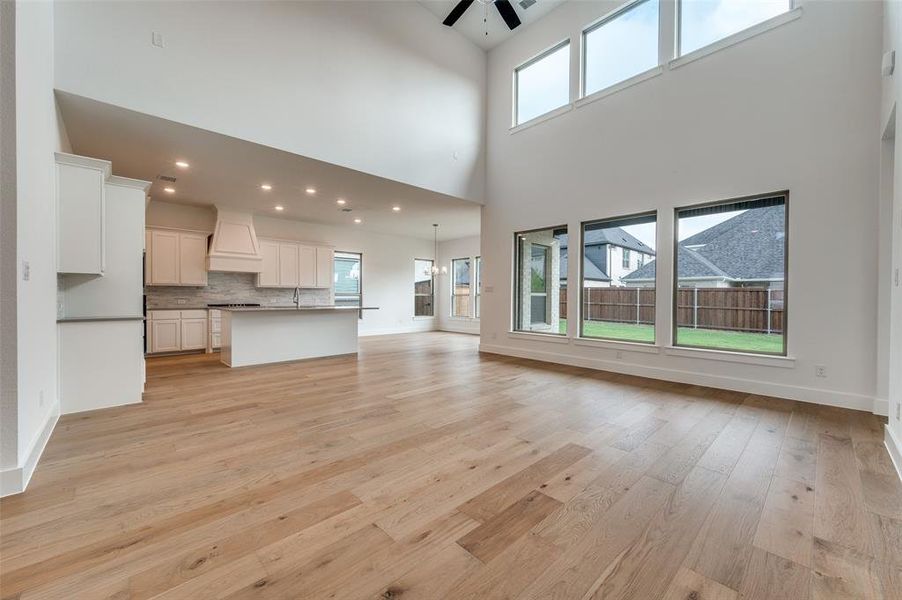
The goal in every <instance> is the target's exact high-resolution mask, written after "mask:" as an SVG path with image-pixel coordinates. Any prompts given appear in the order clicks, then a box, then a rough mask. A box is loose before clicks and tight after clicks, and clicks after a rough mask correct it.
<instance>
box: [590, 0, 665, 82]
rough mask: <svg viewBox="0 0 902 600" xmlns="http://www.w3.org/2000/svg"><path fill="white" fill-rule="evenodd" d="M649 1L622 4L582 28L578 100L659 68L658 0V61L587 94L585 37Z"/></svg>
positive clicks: (642, 0) (659, 20)
mask: <svg viewBox="0 0 902 600" xmlns="http://www.w3.org/2000/svg"><path fill="white" fill-rule="evenodd" d="M649 1H650V0H630V1H629V2H626V3H624V4H623V5H622V6H618V7H617V8H615V9H614V10H612V11H611V12H609V13H606V14H604V15H602V16H601V17H599V18H598V19H596V20H595V21H592V22H591V23H589V24H588V25H586V26H585V27H583V29H582V32H581V33H580V36H579V54H580V56H579V97H580V99H583V98H590V97H594V96H596V95H598V96H602V95H604V93H605V92H606V91H607V90H610V89H613V88H616V87H617V86H619V85H622V84H624V83H625V82H628V81H632V80H633V79H635V78H637V77H641V76H642V75H643V74H646V73H648V72H650V71H654V70H655V69H660V68H661V18H662V13H661V5H660V1H661V0H659V4H658V33H657V35H658V39H657V42H658V43H657V50H658V51H657V54H658V60H657V61H655V64H654V65H653V66H651V67H649V68H648V69H646V70H644V71H639V72H638V73H635V74H633V75H630V76H629V77H627V78H626V79H621V80H620V81H616V82H614V83H612V84H610V85H607V86H605V87H603V88H599V89H597V90H595V91H594V92H591V93H589V92H587V90H586V82H587V80H588V75H587V73H588V69H587V67H588V60H587V59H588V55H587V53H586V36H588V35H589V34H590V33H592V32H594V31H596V30H598V29H601V28H602V27H604V26H605V25H607V24H608V23H610V22H611V21H614V20H615V19H617V18H618V17H621V16H622V15H623V14H624V13H627V12H629V11H631V10H633V9H634V8H638V7H639V6H640V5H642V4H645V3H646V2H649ZM677 18H679V15H677ZM678 27H679V26H678ZM677 48H679V46H677Z"/></svg>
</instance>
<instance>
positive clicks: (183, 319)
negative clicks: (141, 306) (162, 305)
mask: <svg viewBox="0 0 902 600" xmlns="http://www.w3.org/2000/svg"><path fill="white" fill-rule="evenodd" d="M147 323H148V331H149V336H148V337H149V339H148V348H149V350H148V351H149V352H150V353H157V352H181V351H183V350H203V349H205V348H206V347H207V311H206V310H203V309H199V310H152V311H150V312H149V313H148V321H147Z"/></svg>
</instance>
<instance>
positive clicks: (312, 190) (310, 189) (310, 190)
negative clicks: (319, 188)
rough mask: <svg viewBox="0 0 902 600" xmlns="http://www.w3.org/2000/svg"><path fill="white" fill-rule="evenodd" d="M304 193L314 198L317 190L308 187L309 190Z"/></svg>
mask: <svg viewBox="0 0 902 600" xmlns="http://www.w3.org/2000/svg"><path fill="white" fill-rule="evenodd" d="M304 191H305V192H307V193H308V194H310V195H311V196H312V195H313V194H315V193H316V188H312V187H308V188H307V189H306V190H304Z"/></svg>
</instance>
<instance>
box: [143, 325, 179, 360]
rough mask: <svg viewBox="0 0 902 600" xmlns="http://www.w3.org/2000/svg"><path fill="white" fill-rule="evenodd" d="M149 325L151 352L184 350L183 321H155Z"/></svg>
mask: <svg viewBox="0 0 902 600" xmlns="http://www.w3.org/2000/svg"><path fill="white" fill-rule="evenodd" d="M149 323H150V340H151V343H150V351H151V352H178V351H180V350H181V349H182V341H181V340H182V320H181V319H155V320H153V321H149Z"/></svg>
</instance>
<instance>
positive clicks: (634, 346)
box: [573, 336, 661, 354]
mask: <svg viewBox="0 0 902 600" xmlns="http://www.w3.org/2000/svg"><path fill="white" fill-rule="evenodd" d="M573 343H574V345H576V346H585V347H587V348H607V349H609V350H623V351H624V352H642V353H645V354H660V353H661V346H658V345H655V344H653V343H643V342H627V341H625V340H624V341H621V340H609V339H605V338H591V337H582V336H580V337H578V338H573Z"/></svg>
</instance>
